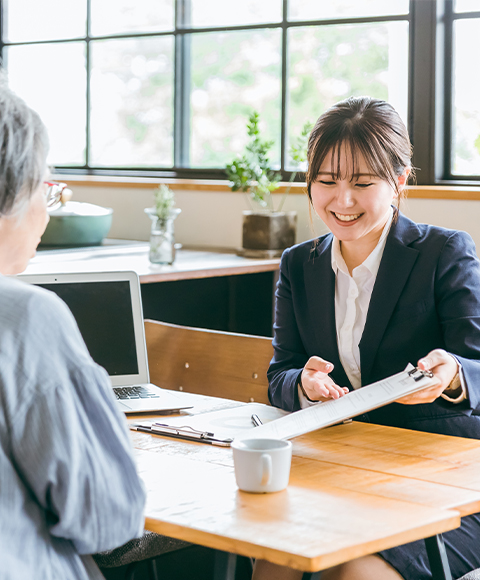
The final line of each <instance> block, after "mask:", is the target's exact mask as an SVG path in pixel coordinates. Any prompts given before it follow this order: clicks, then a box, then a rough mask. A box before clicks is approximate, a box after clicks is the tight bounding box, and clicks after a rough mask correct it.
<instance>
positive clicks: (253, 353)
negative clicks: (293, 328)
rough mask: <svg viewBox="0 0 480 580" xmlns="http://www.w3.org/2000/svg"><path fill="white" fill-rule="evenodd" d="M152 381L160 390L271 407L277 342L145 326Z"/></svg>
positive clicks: (157, 324) (155, 324)
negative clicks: (272, 365)
mask: <svg viewBox="0 0 480 580" xmlns="http://www.w3.org/2000/svg"><path fill="white" fill-rule="evenodd" d="M145 333H146V340H147V353H148V364H149V367H150V381H151V382H152V383H153V384H155V385H158V386H160V387H163V388H166V389H171V390H177V391H186V392H188V393H197V394H201V395H210V396H215V397H223V398H226V399H234V400H236V401H244V402H251V401H256V402H259V403H268V402H269V401H268V394H267V391H268V381H267V375H266V373H267V369H268V365H269V362H270V359H271V358H272V355H273V348H272V339H271V338H265V337H262V336H249V335H245V334H234V333H231V332H218V331H216V330H203V329H199V328H190V327H186V326H177V325H175V324H167V323H165V322H157V321H154V320H146V321H145Z"/></svg>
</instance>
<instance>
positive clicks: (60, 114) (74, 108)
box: [4, 42, 87, 165]
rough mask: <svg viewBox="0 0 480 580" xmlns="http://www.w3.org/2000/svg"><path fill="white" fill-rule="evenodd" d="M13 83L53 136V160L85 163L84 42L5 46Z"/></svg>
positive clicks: (65, 162) (71, 163) (85, 76)
mask: <svg viewBox="0 0 480 580" xmlns="http://www.w3.org/2000/svg"><path fill="white" fill-rule="evenodd" d="M4 55H5V59H6V63H7V67H8V77H9V84H10V86H11V88H12V89H13V90H14V91H15V92H16V93H17V94H18V95H20V96H21V97H22V98H23V99H25V101H26V102H27V104H28V105H29V106H30V107H32V108H33V109H35V110H36V111H37V112H38V113H39V115H40V116H41V118H42V120H43V122H44V123H45V125H46V126H47V129H48V133H49V137H50V155H49V158H48V161H49V163H51V164H55V165H84V164H85V127H86V79H87V75H86V68H85V45H84V44H83V43H80V42H69V43H55V44H41V45H23V46H11V47H6V48H4Z"/></svg>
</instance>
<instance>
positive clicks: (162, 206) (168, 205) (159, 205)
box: [153, 183, 175, 220]
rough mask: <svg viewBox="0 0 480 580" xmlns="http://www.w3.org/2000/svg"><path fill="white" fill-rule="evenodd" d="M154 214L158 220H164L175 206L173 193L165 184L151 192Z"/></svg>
mask: <svg viewBox="0 0 480 580" xmlns="http://www.w3.org/2000/svg"><path fill="white" fill-rule="evenodd" d="M153 199H154V203H155V212H156V214H157V216H158V219H160V220H166V219H168V218H169V216H170V211H171V210H172V208H173V207H174V206H175V193H174V192H173V191H172V190H171V189H170V188H169V187H168V186H167V185H165V184H163V183H162V184H161V185H159V186H158V187H157V189H155V191H154V192H153Z"/></svg>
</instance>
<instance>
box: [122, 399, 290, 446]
mask: <svg viewBox="0 0 480 580" xmlns="http://www.w3.org/2000/svg"><path fill="white" fill-rule="evenodd" d="M252 415H256V416H257V417H258V419H259V420H260V421H261V422H262V423H264V424H268V423H269V422H271V421H275V420H276V419H278V418H280V417H284V416H285V415H288V412H287V411H283V410H282V409H278V408H277V407H272V406H271V405H264V404H263V403H243V404H242V403H238V405H237V406H234V407H229V408H226V409H218V410H215V411H211V412H207V413H200V414H198V415H189V416H186V415H184V416H182V417H174V418H166V417H161V419H158V422H156V421H157V420H155V422H153V421H150V420H149V421H146V422H145V421H143V422H142V421H140V422H139V421H136V422H135V424H133V426H134V427H137V428H138V427H140V428H143V427H145V428H150V429H152V433H155V434H157V435H169V434H170V435H171V436H173V435H172V434H171V433H169V431H173V432H174V433H177V434H178V437H179V438H180V439H181V438H182V434H183V435H185V434H188V435H192V434H194V433H197V434H199V433H200V434H202V433H205V434H206V435H209V437H206V438H205V440H204V441H201V442H205V443H208V442H209V441H214V443H213V444H215V442H217V441H220V442H221V441H225V442H226V441H232V440H233V438H234V437H236V436H237V435H239V434H241V433H244V432H245V431H248V430H255V429H256V428H255V426H254V424H253V422H252ZM165 427H166V428H167V430H165ZM175 430H176V431H175ZM162 431H163V433H162ZM200 440H202V437H200Z"/></svg>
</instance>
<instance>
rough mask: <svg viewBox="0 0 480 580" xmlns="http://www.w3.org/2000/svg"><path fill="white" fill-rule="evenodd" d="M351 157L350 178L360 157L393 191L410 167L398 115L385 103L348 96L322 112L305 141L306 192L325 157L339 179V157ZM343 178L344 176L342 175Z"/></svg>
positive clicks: (405, 135) (408, 148)
mask: <svg viewBox="0 0 480 580" xmlns="http://www.w3.org/2000/svg"><path fill="white" fill-rule="evenodd" d="M343 151H347V152H348V153H349V154H350V155H351V167H352V177H353V176H355V175H356V173H357V170H356V168H357V167H358V156H359V155H361V156H362V157H363V159H364V160H365V162H366V163H367V165H368V166H369V167H370V170H371V171H372V173H373V174H375V175H378V177H380V179H384V180H385V181H387V182H388V183H390V185H391V186H392V187H393V188H394V189H395V191H396V192H397V194H398V197H397V200H398V202H399V201H400V194H401V192H400V190H399V188H398V185H397V177H399V176H400V175H402V173H403V172H404V170H405V168H407V167H409V168H410V167H411V163H410V160H411V157H412V146H411V144H410V139H409V137H408V133H407V129H406V127H405V125H404V123H403V121H402V120H401V119H400V116H399V114H398V113H397V111H395V109H394V108H393V107H392V105H390V104H389V103H386V102H385V101H380V100H379V99H372V98H371V97H350V98H349V99H346V100H345V101H341V102H340V103H337V104H336V105H334V106H333V107H331V108H330V109H328V111H326V112H325V113H323V115H321V116H320V117H319V119H318V121H317V122H316V123H315V127H314V128H313V130H312V132H311V133H310V138H309V140H308V170H307V190H308V197H309V199H310V202H311V201H312V196H311V185H312V183H313V182H314V181H315V179H316V178H317V175H318V172H319V171H320V167H321V166H322V164H323V162H324V160H325V157H326V156H327V155H328V154H329V153H330V152H331V153H332V168H331V171H332V175H333V176H334V177H335V179H340V178H341V177H342V176H341V175H340V154H341V153H342V152H343ZM343 178H345V176H343Z"/></svg>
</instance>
